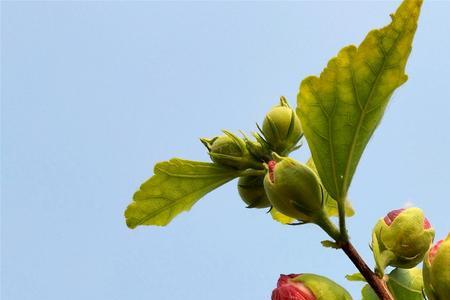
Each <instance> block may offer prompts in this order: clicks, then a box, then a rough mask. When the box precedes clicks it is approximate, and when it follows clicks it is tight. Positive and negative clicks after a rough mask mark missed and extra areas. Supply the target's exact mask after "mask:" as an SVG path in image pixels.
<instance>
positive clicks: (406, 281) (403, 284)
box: [361, 268, 423, 300]
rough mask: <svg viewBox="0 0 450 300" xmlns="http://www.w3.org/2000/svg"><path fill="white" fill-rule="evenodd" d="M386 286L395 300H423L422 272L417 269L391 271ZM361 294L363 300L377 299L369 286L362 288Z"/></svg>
mask: <svg viewBox="0 0 450 300" xmlns="http://www.w3.org/2000/svg"><path fill="white" fill-rule="evenodd" d="M387 286H388V288H389V291H390V292H391V294H392V296H393V297H394V299H395V300H423V294H422V289H423V280H422V270H421V269H419V268H412V269H400V268H396V269H394V270H392V272H391V273H390V274H389V275H388V281H387ZM361 294H362V299H363V300H376V299H378V297H377V296H376V295H375V293H374V291H373V290H372V288H371V287H370V286H369V285H365V286H364V288H363V289H362V291H361Z"/></svg>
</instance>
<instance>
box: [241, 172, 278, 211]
mask: <svg viewBox="0 0 450 300" xmlns="http://www.w3.org/2000/svg"><path fill="white" fill-rule="evenodd" d="M238 191H239V195H240V196H241V198H242V200H243V201H244V202H245V203H246V204H247V205H248V206H247V207H248V208H267V207H270V206H271V204H270V201H269V199H268V198H267V195H266V191H265V190H264V176H244V177H241V178H239V181H238Z"/></svg>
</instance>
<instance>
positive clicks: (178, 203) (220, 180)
mask: <svg viewBox="0 0 450 300" xmlns="http://www.w3.org/2000/svg"><path fill="white" fill-rule="evenodd" d="M154 173H155V175H153V176H152V177H151V178H150V179H149V180H147V181H146V182H145V183H144V184H142V185H141V187H140V189H139V190H138V191H137V192H136V193H135V194H134V196H133V202H132V203H131V204H130V205H129V206H128V207H127V209H126V211H125V218H126V222H127V225H128V227H130V228H135V227H136V226H139V225H159V226H165V225H167V224H168V223H169V222H170V221H172V219H173V218H175V216H177V215H178V214H180V213H181V212H183V211H188V210H189V209H191V207H192V206H193V205H194V204H195V203H196V202H197V201H198V200H199V199H200V198H202V197H203V196H205V195H206V194H207V193H209V192H210V191H212V190H214V189H216V188H218V187H219V186H221V185H223V184H225V183H226V182H228V181H230V180H232V179H233V178H235V177H237V176H238V175H239V172H238V171H236V170H234V169H230V168H224V167H220V166H218V165H216V164H212V163H205V162H197V161H189V160H183V159H179V158H174V159H171V160H169V161H165V162H160V163H158V164H156V165H155V168H154Z"/></svg>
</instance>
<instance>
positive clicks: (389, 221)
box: [384, 208, 431, 229]
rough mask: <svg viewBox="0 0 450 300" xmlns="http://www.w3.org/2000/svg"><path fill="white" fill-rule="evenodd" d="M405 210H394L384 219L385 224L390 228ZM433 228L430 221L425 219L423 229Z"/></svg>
mask: <svg viewBox="0 0 450 300" xmlns="http://www.w3.org/2000/svg"><path fill="white" fill-rule="evenodd" d="M404 210H405V209H404V208H400V209H394V210H393V211H390V212H389V213H388V214H387V215H386V216H385V217H384V222H385V223H386V225H388V226H390V225H391V224H392V222H394V220H395V218H397V217H398V215H399V214H401V213H402V212H403V211H404ZM429 228H431V224H430V221H428V219H427V218H424V219H423V229H429Z"/></svg>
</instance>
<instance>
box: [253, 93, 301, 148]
mask: <svg viewBox="0 0 450 300" xmlns="http://www.w3.org/2000/svg"><path fill="white" fill-rule="evenodd" d="M261 132H262V134H263V135H264V138H265V139H266V141H267V142H268V143H269V144H270V145H271V148H272V149H273V150H274V151H275V152H276V153H278V154H280V155H287V154H288V153H290V152H292V151H293V150H295V149H296V145H297V143H298V141H299V140H300V139H301V138H302V136H303V131H302V126H301V124H300V119H299V118H298V117H297V114H296V113H295V111H294V110H293V109H292V108H291V107H290V106H289V104H288V103H287V101H286V99H285V98H284V97H281V98H280V105H278V106H275V107H273V108H272V109H271V110H270V111H269V112H268V113H267V115H266V117H265V119H264V121H263V125H262V129H261Z"/></svg>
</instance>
